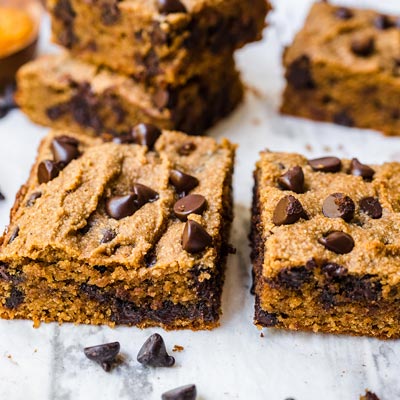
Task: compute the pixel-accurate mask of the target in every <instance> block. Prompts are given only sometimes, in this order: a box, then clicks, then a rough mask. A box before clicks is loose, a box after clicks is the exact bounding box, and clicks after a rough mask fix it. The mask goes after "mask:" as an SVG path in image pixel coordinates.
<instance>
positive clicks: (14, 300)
mask: <svg viewBox="0 0 400 400" xmlns="http://www.w3.org/2000/svg"><path fill="white" fill-rule="evenodd" d="M24 299H25V295H24V293H23V292H22V291H21V290H18V289H17V288H16V287H15V286H14V287H13V288H12V289H11V293H10V296H9V297H7V299H6V302H5V304H4V305H5V307H7V308H8V309H10V310H13V309H15V308H17V307H18V306H19V305H20V304H22V303H23V302H24Z"/></svg>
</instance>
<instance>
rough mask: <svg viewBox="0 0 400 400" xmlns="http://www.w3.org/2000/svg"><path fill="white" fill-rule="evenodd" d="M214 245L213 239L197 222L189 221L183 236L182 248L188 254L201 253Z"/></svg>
mask: <svg viewBox="0 0 400 400" xmlns="http://www.w3.org/2000/svg"><path fill="white" fill-rule="evenodd" d="M211 244H212V237H211V236H210V235H209V234H208V233H207V231H206V230H205V229H204V228H203V227H202V226H201V225H200V224H199V223H197V222H195V221H191V220H189V221H187V222H186V224H185V228H184V230H183V234H182V247H183V250H186V251H187V252H188V253H200V252H201V251H203V250H205V249H206V248H207V247H208V246H211Z"/></svg>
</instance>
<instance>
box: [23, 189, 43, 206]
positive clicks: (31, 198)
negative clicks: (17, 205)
mask: <svg viewBox="0 0 400 400" xmlns="http://www.w3.org/2000/svg"><path fill="white" fill-rule="evenodd" d="M41 197H42V193H41V192H33V193H32V194H31V195H30V196H29V198H28V200H27V201H26V207H32V206H33V205H34V204H35V203H36V200H37V199H40V198H41Z"/></svg>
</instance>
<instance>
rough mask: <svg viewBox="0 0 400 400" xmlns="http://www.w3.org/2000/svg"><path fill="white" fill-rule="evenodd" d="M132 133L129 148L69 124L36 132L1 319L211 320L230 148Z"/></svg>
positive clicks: (7, 256)
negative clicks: (68, 129) (41, 135)
mask: <svg viewBox="0 0 400 400" xmlns="http://www.w3.org/2000/svg"><path fill="white" fill-rule="evenodd" d="M135 131H136V133H137V135H126V137H125V140H124V143H125V144H120V143H115V142H103V140H102V139H101V138H93V137H90V136H86V135H79V134H75V133H65V132H64V131H63V132H59V131H56V132H53V133H51V134H50V135H49V136H48V137H46V138H45V139H44V140H43V142H42V144H41V146H40V149H39V154H38V158H37V161H36V163H35V165H34V166H33V168H32V172H31V175H30V178H29V180H28V182H27V183H26V185H25V186H23V187H22V189H21V190H20V192H19V194H18V196H17V199H16V203H15V205H14V207H13V209H12V211H11V221H10V225H9V227H8V230H7V231H6V232H5V233H4V235H3V237H2V239H1V247H0V317H2V318H6V319H14V318H24V319H31V320H33V321H34V324H35V325H36V326H37V325H39V323H40V322H42V321H43V322H49V321H58V322H60V323H61V322H73V323H82V324H108V325H111V326H113V325H116V324H126V325H136V326H139V327H147V326H161V327H163V328H165V329H178V328H190V329H195V330H196V329H209V328H213V327H215V326H216V325H218V318H219V314H220V300H221V290H222V284H223V278H224V268H225V267H224V266H225V261H226V255H227V252H228V249H229V246H228V235H229V226H230V223H231V220H232V199H231V180H232V172H233V158H234V151H235V148H234V146H233V145H232V144H230V143H229V142H228V141H226V140H224V141H222V142H221V144H218V143H216V141H215V140H213V139H211V138H201V137H190V136H187V135H185V134H182V133H178V132H171V131H164V132H162V133H161V131H159V130H158V129H157V128H156V127H154V126H151V125H144V124H141V125H139V126H138V127H136V129H135ZM137 143H145V144H146V145H140V144H137Z"/></svg>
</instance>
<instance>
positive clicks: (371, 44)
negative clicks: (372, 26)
mask: <svg viewBox="0 0 400 400" xmlns="http://www.w3.org/2000/svg"><path fill="white" fill-rule="evenodd" d="M374 49H375V40H374V38H373V37H372V36H356V37H354V38H353V40H352V41H351V51H352V52H353V53H354V54H356V55H357V56H361V57H367V56H369V55H371V54H372V53H373V52H374Z"/></svg>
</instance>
